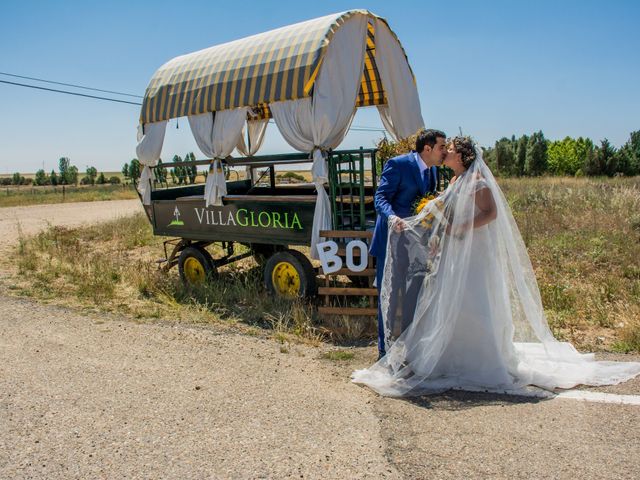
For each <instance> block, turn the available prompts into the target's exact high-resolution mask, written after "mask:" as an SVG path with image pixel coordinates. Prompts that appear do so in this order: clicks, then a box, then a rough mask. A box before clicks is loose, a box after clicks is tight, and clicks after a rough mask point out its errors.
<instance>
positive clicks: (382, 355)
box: [378, 352, 386, 361]
mask: <svg viewBox="0 0 640 480" xmlns="http://www.w3.org/2000/svg"><path fill="white" fill-rule="evenodd" d="M385 355H386V354H385V353H384V352H378V361H380V360H382V357H384V356H385Z"/></svg>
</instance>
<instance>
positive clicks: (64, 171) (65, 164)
mask: <svg viewBox="0 0 640 480" xmlns="http://www.w3.org/2000/svg"><path fill="white" fill-rule="evenodd" d="M70 166H71V160H69V157H60V160H58V172H60V183H61V184H62V185H67V184H69V183H71V182H70V181H69V167H70Z"/></svg>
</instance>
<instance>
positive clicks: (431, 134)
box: [416, 128, 447, 153]
mask: <svg viewBox="0 0 640 480" xmlns="http://www.w3.org/2000/svg"><path fill="white" fill-rule="evenodd" d="M438 137H440V138H444V139H445V140H446V139H447V136H446V135H445V134H444V132H441V131H440V130H434V129H433V128H429V129H427V130H420V131H419V132H418V136H417V137H416V152H418V153H422V150H424V146H425V145H429V146H430V147H431V148H433V146H434V145H435V144H436V142H437V141H438Z"/></svg>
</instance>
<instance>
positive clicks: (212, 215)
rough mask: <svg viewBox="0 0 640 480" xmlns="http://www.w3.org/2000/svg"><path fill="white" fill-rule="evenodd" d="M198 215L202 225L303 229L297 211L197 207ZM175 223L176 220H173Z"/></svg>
mask: <svg viewBox="0 0 640 480" xmlns="http://www.w3.org/2000/svg"><path fill="white" fill-rule="evenodd" d="M194 210H195V212H196V217H197V218H198V223H200V225H216V226H218V225H220V226H227V225H232V226H234V227H236V226H238V227H259V228H282V229H287V230H302V223H300V217H299V216H298V214H297V212H291V213H289V212H284V213H280V212H267V211H262V212H253V211H251V210H248V209H246V208H240V209H238V210H237V211H236V212H231V211H227V212H223V211H222V210H207V209H205V208H195V209H194ZM171 224H172V225H173V224H174V222H171Z"/></svg>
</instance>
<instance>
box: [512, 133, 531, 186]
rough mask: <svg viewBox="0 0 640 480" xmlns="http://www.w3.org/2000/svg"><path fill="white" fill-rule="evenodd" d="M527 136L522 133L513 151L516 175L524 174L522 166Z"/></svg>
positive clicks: (525, 153) (525, 155) (527, 140)
mask: <svg viewBox="0 0 640 480" xmlns="http://www.w3.org/2000/svg"><path fill="white" fill-rule="evenodd" d="M528 142H529V137H528V136H526V135H522V136H521V137H520V139H519V140H518V143H517V145H516V149H515V150H516V151H515V156H516V158H515V173H516V175H517V176H519V177H520V176H522V175H524V166H525V163H526V161H527V143H528Z"/></svg>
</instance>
